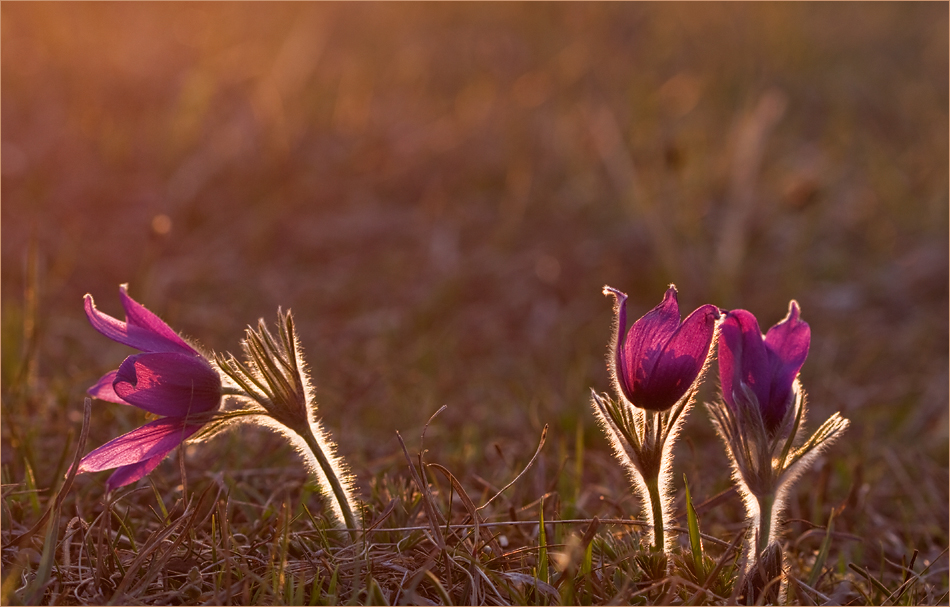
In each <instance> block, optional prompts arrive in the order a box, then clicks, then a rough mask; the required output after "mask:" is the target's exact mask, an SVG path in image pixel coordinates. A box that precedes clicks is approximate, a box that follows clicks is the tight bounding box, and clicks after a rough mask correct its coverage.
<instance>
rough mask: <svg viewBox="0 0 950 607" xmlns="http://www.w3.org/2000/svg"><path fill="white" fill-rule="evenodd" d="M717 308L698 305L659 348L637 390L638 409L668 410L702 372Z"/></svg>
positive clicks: (714, 325) (714, 328)
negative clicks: (658, 352) (645, 379)
mask: <svg viewBox="0 0 950 607" xmlns="http://www.w3.org/2000/svg"><path fill="white" fill-rule="evenodd" d="M718 319H719V308H717V307H716V306H713V305H710V304H707V305H704V306H700V307H699V308H697V309H696V310H695V311H693V313H692V314H690V315H689V316H688V317H687V318H686V320H684V321H683V323H682V324H681V325H680V326H679V328H678V329H676V332H675V333H673V336H672V337H671V338H670V340H669V341H668V342H667V344H666V346H665V347H664V348H663V350H662V352H661V354H660V356H659V358H658V359H657V361H656V364H655V365H654V367H653V368H652V369H650V370H648V373H647V381H646V383H645V385H644V386H643V387H642V388H641V390H640V392H639V394H638V396H639V399H638V401H633V402H634V404H635V405H637V406H638V407H643V408H644V409H651V410H654V411H656V410H659V411H662V410H664V409H668V408H670V407H672V406H673V405H675V404H676V402H677V401H678V400H679V399H681V398H682V397H683V395H684V394H686V391H687V390H689V388H690V386H692V385H693V383H694V382H695V381H696V377H697V376H698V375H699V372H700V371H701V370H702V368H703V365H704V364H705V362H706V357H707V356H708V355H709V346H710V345H711V344H712V337H713V333H714V332H715V330H716V321H717V320H718Z"/></svg>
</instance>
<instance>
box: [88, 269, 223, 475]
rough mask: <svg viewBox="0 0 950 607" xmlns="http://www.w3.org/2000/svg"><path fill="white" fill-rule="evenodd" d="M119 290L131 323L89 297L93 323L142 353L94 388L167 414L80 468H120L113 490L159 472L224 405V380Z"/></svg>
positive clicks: (111, 443) (105, 448)
mask: <svg viewBox="0 0 950 607" xmlns="http://www.w3.org/2000/svg"><path fill="white" fill-rule="evenodd" d="M126 291H127V285H122V286H120V287H119V297H120V298H121V300H122V307H123V308H125V317H126V320H125V322H122V321H120V320H118V319H116V318H113V317H111V316H109V315H107V314H103V313H102V312H100V311H99V310H97V309H96V306H95V303H94V302H93V300H92V296H91V295H88V294H87V295H86V297H85V298H84V299H85V308H86V316H87V317H88V318H89V322H90V323H91V324H92V326H93V327H94V328H95V329H96V330H97V331H99V332H100V333H102V334H103V335H105V336H106V337H108V338H109V339H112V340H114V341H117V342H119V343H122V344H125V345H127V346H131V347H133V348H136V349H138V350H141V351H142V354H134V355H132V356H129V357H128V358H126V359H125V360H124V361H123V362H122V364H121V365H120V366H119V368H118V369H117V370H115V371H110V372H109V373H106V374H105V375H104V376H102V378H100V379H99V381H98V382H96V384H95V385H94V386H92V387H91V388H89V394H90V395H92V396H93V397H95V398H98V399H101V400H105V401H109V402H113V403H118V404H122V405H133V406H135V407H138V408H140V409H144V410H145V411H148V412H149V413H154V414H156V415H160V416H162V417H161V418H160V419H157V420H154V421H152V422H149V423H147V424H145V425H144V426H142V427H141V428H138V429H136V430H133V431H132V432H129V433H127V434H124V435H122V436H120V437H118V438H116V439H113V440H111V441H109V442H108V443H106V444H105V445H103V446H101V447H99V448H98V449H95V450H94V451H92V452H91V453H89V454H88V455H86V457H84V458H83V459H82V461H80V463H79V469H78V472H98V471H100V470H108V469H110V468H116V471H115V472H114V473H113V474H112V476H111V477H109V480H108V482H107V488H108V490H112V489H115V488H117V487H122V486H123V485H128V484H129V483H132V482H135V481H137V480H139V479H140V478H142V477H144V476H145V475H146V474H148V473H149V472H151V471H152V470H153V469H154V468H155V467H156V466H158V464H159V462H161V461H162V460H163V459H164V458H165V456H166V455H168V454H169V453H170V452H171V451H172V450H173V449H175V447H177V446H178V445H179V444H181V443H182V442H183V441H185V440H186V439H187V438H188V437H190V436H191V435H192V434H194V433H195V432H197V431H198V430H200V429H201V427H202V426H203V425H204V423H205V422H206V421H207V416H206V415H205V416H203V415H201V414H207V413H210V412H212V411H214V410H216V409H217V408H218V406H219V404H220V402H221V394H222V387H221V378H220V376H219V375H218V373H217V371H215V370H214V368H212V366H211V364H210V363H209V362H208V361H207V360H206V359H205V358H204V356H202V355H201V353H199V352H198V351H197V350H195V349H194V348H193V347H191V346H190V345H188V343H187V342H185V340H183V339H182V338H181V337H179V336H178V334H177V333H175V331H173V330H172V329H171V327H169V326H168V325H167V324H165V323H164V322H162V320H161V319H160V318H159V317H158V316H156V315H155V314H154V313H152V312H150V311H149V310H147V309H146V308H145V306H143V305H142V304H140V303H138V302H136V301H135V300H133V299H132V298H131V297H129V295H128V293H127V292H126Z"/></svg>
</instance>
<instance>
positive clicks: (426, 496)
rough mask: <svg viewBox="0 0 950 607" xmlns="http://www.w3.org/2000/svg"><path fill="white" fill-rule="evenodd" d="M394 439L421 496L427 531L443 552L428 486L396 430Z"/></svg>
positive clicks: (436, 516) (436, 517)
mask: <svg viewBox="0 0 950 607" xmlns="http://www.w3.org/2000/svg"><path fill="white" fill-rule="evenodd" d="M396 438H397V439H399V446H400V447H402V452H403V454H404V455H405V456H406V462H407V463H408V464H409V472H410V473H411V474H412V480H413V482H415V483H416V486H417V487H419V492H420V493H421V494H422V506H423V508H425V511H426V518H427V519H428V520H429V531H431V532H432V537H433V539H434V540H435V543H436V545H437V546H438V548H439V550H445V537H444V536H443V535H442V529H441V527H440V526H439V519H438V515H437V514H436V512H437V511H438V509H437V508H436V507H435V504H433V503H432V494H431V493H430V492H429V484H428V483H425V482H423V480H422V478H421V477H420V476H419V472H418V471H417V470H416V466H415V464H413V463H412V457H411V456H410V455H409V450H408V449H406V443H405V441H403V440H402V435H401V434H399V431H398V430H397V431H396Z"/></svg>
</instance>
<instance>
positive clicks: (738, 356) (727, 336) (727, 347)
mask: <svg viewBox="0 0 950 607" xmlns="http://www.w3.org/2000/svg"><path fill="white" fill-rule="evenodd" d="M719 381H720V383H721V385H722V397H723V399H724V400H725V401H726V404H728V405H730V406H731V407H735V401H734V399H733V397H732V395H733V393H734V391H735V390H737V389H738V388H739V382H740V381H741V382H745V384H746V385H748V386H749V387H750V388H751V389H752V391H753V393H754V394H755V395H756V397H757V398H758V399H759V403H765V402H766V400H767V399H768V397H769V389H770V384H771V377H770V361H769V355H768V351H767V350H766V348H765V342H763V341H762V331H761V330H760V329H759V322H758V321H757V320H756V319H755V316H753V315H752V313H751V312H748V311H746V310H732V311H730V312H729V313H727V314H726V319H725V320H724V321H723V322H722V326H721V327H720V329H719Z"/></svg>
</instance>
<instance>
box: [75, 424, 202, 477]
mask: <svg viewBox="0 0 950 607" xmlns="http://www.w3.org/2000/svg"><path fill="white" fill-rule="evenodd" d="M201 426H202V424H186V423H185V420H184V419H181V418H174V417H166V418H163V419H157V420H155V421H153V422H149V423H147V424H145V425H144V426H142V427H141V428H137V429H135V430H132V431H131V432H128V433H126V434H123V435H122V436H120V437H118V438H114V439H112V440H111V441H109V442H108V443H106V444H104V445H102V446H101V447H99V448H98V449H95V450H93V451H92V452H90V453H89V454H88V455H86V457H84V458H82V460H81V461H80V462H79V470H77V472H98V471H100V470H108V469H110V468H118V467H120V466H130V465H133V464H138V463H140V462H143V461H146V460H150V459H152V458H155V457H158V456H161V457H165V456H166V455H168V453H169V452H170V451H171V450H172V449H174V448H175V447H177V446H178V445H179V444H180V443H181V442H182V441H184V440H185V439H187V438H188V437H189V436H191V435H192V434H194V433H195V432H197V431H198V430H200V429H201ZM153 467H154V466H153ZM139 478H141V477H139ZM132 480H136V479H132ZM129 482H132V481H129Z"/></svg>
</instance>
